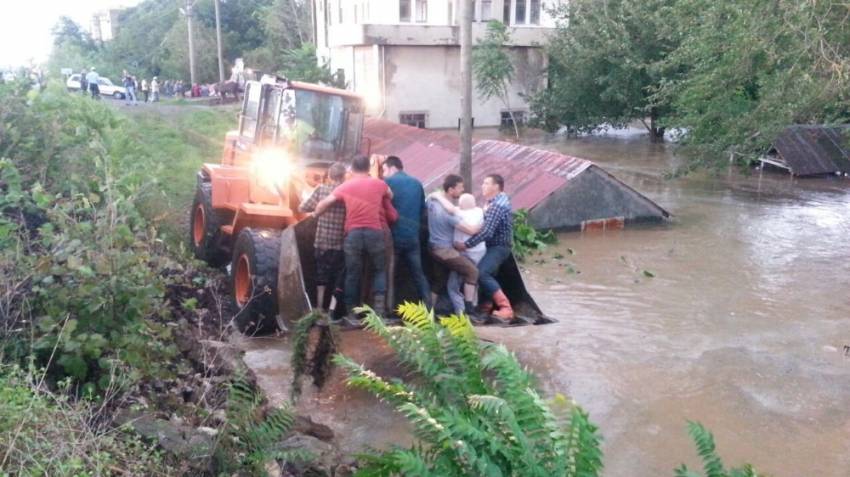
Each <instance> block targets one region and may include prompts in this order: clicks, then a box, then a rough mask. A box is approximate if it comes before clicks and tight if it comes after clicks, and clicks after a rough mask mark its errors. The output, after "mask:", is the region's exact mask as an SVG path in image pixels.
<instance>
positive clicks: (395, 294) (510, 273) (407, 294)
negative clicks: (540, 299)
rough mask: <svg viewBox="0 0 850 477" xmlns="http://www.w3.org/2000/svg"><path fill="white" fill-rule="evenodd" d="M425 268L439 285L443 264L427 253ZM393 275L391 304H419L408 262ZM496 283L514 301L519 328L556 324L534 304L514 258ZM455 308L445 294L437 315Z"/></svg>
mask: <svg viewBox="0 0 850 477" xmlns="http://www.w3.org/2000/svg"><path fill="white" fill-rule="evenodd" d="M422 265H423V268H424V269H425V272H426V274H428V275H429V278H431V280H430V281H431V283H432V284H433V283H435V280H434V279H433V278H434V277H436V276H438V275H440V274H439V273H436V272H435V268H436V267H438V266H439V265H438V264H436V263H435V262H434V261H433V260H432V259H431V256H430V254H429V253H428V252H426V251H423V253H422ZM393 275H394V279H393V284H394V287H393V289H392V290H390V297H391V298H390V299H391V301H390V302H391V303H394V305H395V306H397V305H398V304H400V303H404V302H405V301H417V300H416V288H415V286H414V284H413V281H412V280H410V272H409V271H408V270H407V269H406V266H405V264H404V263H398V264H395V270H393V274H392V275H391V276H393ZM496 280H498V281H499V284H500V285H501V286H502V291H504V292H505V295H507V297H508V299H509V300H510V301H511V305H512V306H513V309H514V314H515V315H516V317H517V318H519V320H517V323H516V324H517V325H543V324H548V323H554V322H555V321H556V320H555V319H553V318H550V317H548V316H546V315H545V314H544V313H543V311H542V310H541V309H540V307H539V306H538V305H537V302H535V301H534V298H532V297H531V295H530V294H529V293H528V290H527V289H526V288H525V282H524V281H523V279H522V273H520V270H519V266H518V265H517V262H516V260H515V259H514V257H513V255H511V256H510V257H508V259H507V260H505V262H504V263H503V264H502V266H501V267H500V268H499V273H498V275H497V276H496ZM482 298H485V297H482ZM451 308H452V307H451V304H450V302H449V299H448V296H446V295H445V294H443V295H441V296H440V297H439V298H438V300H437V303H436V306H435V311H436V314H438V315H447V314H450V313H451V312H452V309H451Z"/></svg>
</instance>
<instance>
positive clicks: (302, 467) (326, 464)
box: [279, 433, 340, 476]
mask: <svg viewBox="0 0 850 477" xmlns="http://www.w3.org/2000/svg"><path fill="white" fill-rule="evenodd" d="M279 449H280V450H281V451H284V452H286V451H295V450H297V451H302V452H306V453H308V454H309V455H310V457H311V458H310V460H309V461H308V462H289V464H291V465H292V466H293V467H295V469H297V470H298V472H297V473H296V474H297V475H316V474H318V475H328V476H329V475H332V470H333V468H334V467H335V466H336V465H337V464H338V463H339V461H340V456H339V453H338V452H337V450H336V448H335V447H334V446H333V445H331V444H329V443H327V442H324V441H322V440H319V439H317V438H315V437H313V436H308V435H306V434H298V433H296V434H292V435H290V436H289V437H287V438H286V439H284V440H283V442H281V443H280V447H279ZM308 472H309V473H308Z"/></svg>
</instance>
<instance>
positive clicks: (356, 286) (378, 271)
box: [342, 228, 387, 311]
mask: <svg viewBox="0 0 850 477" xmlns="http://www.w3.org/2000/svg"><path fill="white" fill-rule="evenodd" d="M342 248H343V251H344V252H345V306H347V307H348V309H349V311H350V310H351V309H352V308H353V307H356V306H359V305H360V304H361V300H360V296H361V293H360V277H361V276H362V275H363V259H364V256H368V257H369V264H370V266H371V268H372V269H371V270H370V271H371V272H372V293H373V294H376V295H378V294H380V295H385V294H386V293H387V256H386V245H385V243H384V232H383V231H382V230H375V229H366V228H359V229H352V230H349V231H348V233H347V234H345V241H344V242H343V246H342Z"/></svg>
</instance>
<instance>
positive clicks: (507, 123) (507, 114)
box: [499, 109, 525, 129]
mask: <svg viewBox="0 0 850 477" xmlns="http://www.w3.org/2000/svg"><path fill="white" fill-rule="evenodd" d="M511 112H513V113H514V117H513V119H511ZM514 120H516V124H517V126H518V127H522V126H523V125H525V111H523V110H521V109H515V110H513V111H502V117H501V121H499V126H500V127H503V128H509V129H513V127H514V123H513V121H514Z"/></svg>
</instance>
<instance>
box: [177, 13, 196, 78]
mask: <svg viewBox="0 0 850 477" xmlns="http://www.w3.org/2000/svg"><path fill="white" fill-rule="evenodd" d="M195 1H197V0H186V8H185V9H183V8H181V9H180V13H182V14H183V15H186V26H187V28H188V30H189V86H190V87H192V86H194V84H195V76H196V75H195V40H194V39H193V35H192V7H194V6H195Z"/></svg>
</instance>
